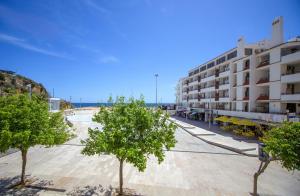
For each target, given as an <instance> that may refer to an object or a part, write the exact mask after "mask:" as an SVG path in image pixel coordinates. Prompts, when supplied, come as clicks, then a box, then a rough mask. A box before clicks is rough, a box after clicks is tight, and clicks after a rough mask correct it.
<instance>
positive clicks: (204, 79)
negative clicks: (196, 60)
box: [202, 74, 216, 82]
mask: <svg viewBox="0 0 300 196" xmlns="http://www.w3.org/2000/svg"><path fill="white" fill-rule="evenodd" d="M215 78H216V77H215V74H211V75H209V76H207V77H206V78H203V79H202V82H208V81H211V80H214V79H215Z"/></svg>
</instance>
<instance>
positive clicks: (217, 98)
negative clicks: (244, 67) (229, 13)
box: [215, 93, 219, 101]
mask: <svg viewBox="0 0 300 196" xmlns="http://www.w3.org/2000/svg"><path fill="white" fill-rule="evenodd" d="M215 101H219V94H218V93H216V94H215Z"/></svg>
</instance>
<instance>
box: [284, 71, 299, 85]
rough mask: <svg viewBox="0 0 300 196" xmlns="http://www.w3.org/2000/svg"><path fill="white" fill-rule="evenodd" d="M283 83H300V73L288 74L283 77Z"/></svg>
mask: <svg viewBox="0 0 300 196" xmlns="http://www.w3.org/2000/svg"><path fill="white" fill-rule="evenodd" d="M281 82H282V83H295V82H300V72H298V73H297V72H294V73H287V74H285V75H282V76H281Z"/></svg>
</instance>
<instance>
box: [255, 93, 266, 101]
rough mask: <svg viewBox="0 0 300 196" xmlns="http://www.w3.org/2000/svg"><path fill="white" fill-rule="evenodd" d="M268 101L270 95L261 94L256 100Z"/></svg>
mask: <svg viewBox="0 0 300 196" xmlns="http://www.w3.org/2000/svg"><path fill="white" fill-rule="evenodd" d="M268 100H269V95H267V94H260V95H259V96H258V97H257V99H256V101H268Z"/></svg>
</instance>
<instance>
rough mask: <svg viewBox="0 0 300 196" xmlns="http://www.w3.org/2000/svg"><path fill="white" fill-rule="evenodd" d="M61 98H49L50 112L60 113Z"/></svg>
mask: <svg viewBox="0 0 300 196" xmlns="http://www.w3.org/2000/svg"><path fill="white" fill-rule="evenodd" d="M60 102H61V99H60V98H54V97H52V98H49V110H50V112H58V111H59V110H60Z"/></svg>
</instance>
